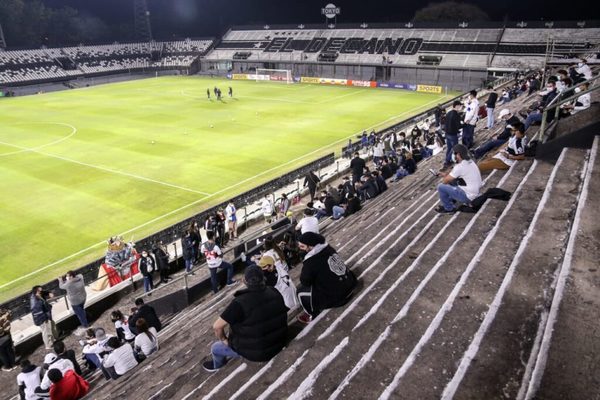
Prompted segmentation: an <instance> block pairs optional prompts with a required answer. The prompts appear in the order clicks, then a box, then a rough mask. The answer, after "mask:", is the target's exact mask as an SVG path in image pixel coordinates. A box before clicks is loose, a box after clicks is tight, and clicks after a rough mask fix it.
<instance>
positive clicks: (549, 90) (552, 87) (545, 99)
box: [525, 80, 558, 131]
mask: <svg viewBox="0 0 600 400" xmlns="http://www.w3.org/2000/svg"><path fill="white" fill-rule="evenodd" d="M540 94H542V93H540ZM556 96H558V91H557V89H556V81H555V80H548V83H547V84H546V90H545V91H544V92H543V94H542V101H541V102H540V104H539V107H538V109H536V110H533V111H532V112H530V113H529V115H527V119H526V120H525V131H527V129H529V127H530V126H531V125H532V124H533V123H534V122H541V121H542V117H543V112H544V108H546V107H547V106H548V105H550V103H552V101H553V100H554V98H555V97H556ZM553 118H554V112H549V113H548V115H547V117H546V122H551V121H552V119H553Z"/></svg>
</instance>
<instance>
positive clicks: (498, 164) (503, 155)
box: [478, 123, 527, 173]
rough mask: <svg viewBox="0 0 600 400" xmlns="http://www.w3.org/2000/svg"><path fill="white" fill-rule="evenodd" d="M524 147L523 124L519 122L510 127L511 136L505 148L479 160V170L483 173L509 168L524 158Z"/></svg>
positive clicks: (525, 143)
mask: <svg viewBox="0 0 600 400" xmlns="http://www.w3.org/2000/svg"><path fill="white" fill-rule="evenodd" d="M526 147H527V137H525V126H524V125H523V124H521V123H519V124H515V126H513V127H512V136H511V137H510V138H509V139H508V143H507V146H506V149H504V150H502V151H499V152H498V153H496V154H495V155H494V156H493V157H492V158H488V159H487V160H484V161H482V162H480V163H479V165H478V167H479V171H481V173H484V172H489V171H491V170H494V169H500V170H506V169H509V168H510V167H511V166H512V165H514V163H516V162H517V161H518V160H524V159H525V148H526Z"/></svg>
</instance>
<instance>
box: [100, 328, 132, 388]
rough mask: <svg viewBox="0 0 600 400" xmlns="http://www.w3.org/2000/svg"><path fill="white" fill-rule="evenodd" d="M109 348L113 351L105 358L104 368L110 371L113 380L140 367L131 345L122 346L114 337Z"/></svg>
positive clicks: (109, 342) (110, 340) (108, 344)
mask: <svg viewBox="0 0 600 400" xmlns="http://www.w3.org/2000/svg"><path fill="white" fill-rule="evenodd" d="M107 346H108V347H109V348H111V349H112V351H111V352H110V354H108V355H107V356H106V357H104V360H103V361H102V367H103V368H104V369H105V370H107V371H108V373H109V375H110V377H111V378H113V379H117V378H118V377H120V376H123V375H125V374H126V373H127V372H128V371H130V370H132V369H133V368H135V367H136V366H137V365H138V362H137V360H136V359H135V354H134V353H133V347H131V344H129V343H125V344H121V341H120V340H119V338H118V337H116V336H113V337H111V338H110V339H109V340H108V343H107Z"/></svg>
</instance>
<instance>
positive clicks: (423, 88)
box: [417, 85, 442, 94]
mask: <svg viewBox="0 0 600 400" xmlns="http://www.w3.org/2000/svg"><path fill="white" fill-rule="evenodd" d="M417 92H425V93H436V94H440V93H442V87H441V86H431V85H417Z"/></svg>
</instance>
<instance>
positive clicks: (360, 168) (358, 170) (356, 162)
mask: <svg viewBox="0 0 600 400" xmlns="http://www.w3.org/2000/svg"><path fill="white" fill-rule="evenodd" d="M350 169H351V170H352V183H354V184H356V182H360V177H361V176H363V173H364V172H365V170H366V171H368V169H367V164H366V163H365V160H363V159H362V158H360V155H359V154H358V151H357V152H355V153H354V158H353V159H352V161H350Z"/></svg>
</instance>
